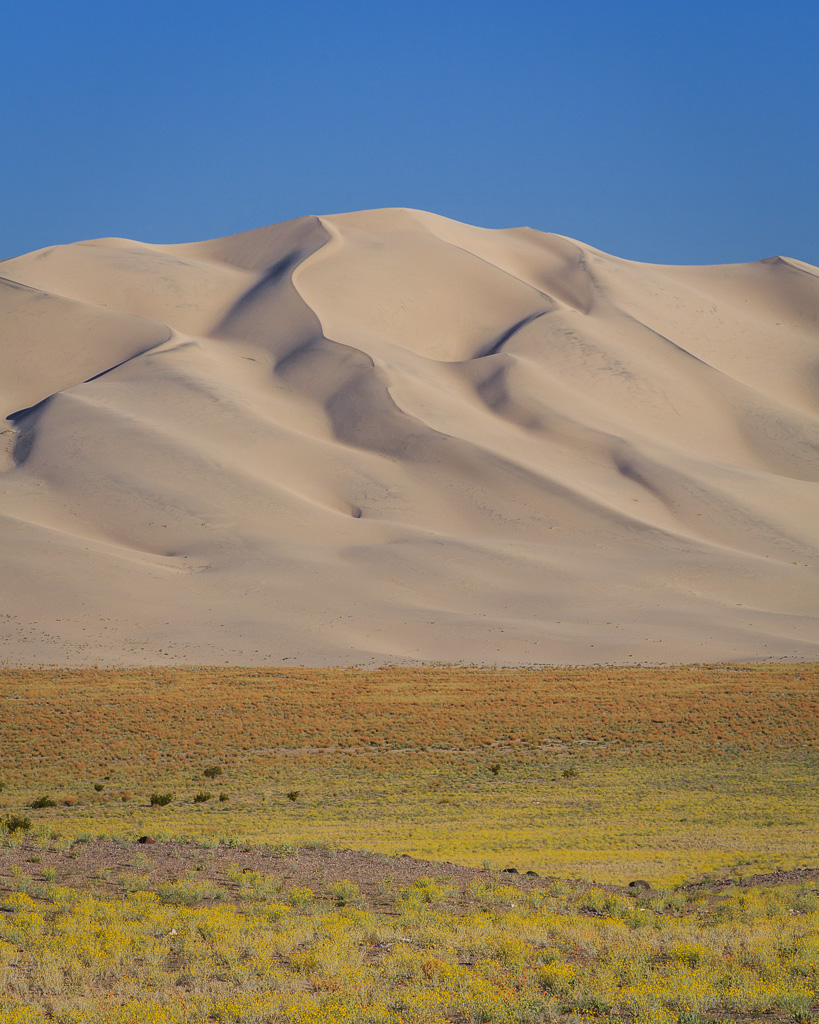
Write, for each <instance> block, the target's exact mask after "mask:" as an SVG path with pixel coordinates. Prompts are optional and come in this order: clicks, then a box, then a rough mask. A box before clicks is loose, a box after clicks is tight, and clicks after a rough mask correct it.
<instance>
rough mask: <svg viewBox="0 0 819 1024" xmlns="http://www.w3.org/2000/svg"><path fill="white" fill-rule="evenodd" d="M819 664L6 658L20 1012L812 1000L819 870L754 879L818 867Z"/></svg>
mask: <svg viewBox="0 0 819 1024" xmlns="http://www.w3.org/2000/svg"><path fill="white" fill-rule="evenodd" d="M818 683H819V666H816V665H791V666H773V665H764V666H691V667H674V668H667V669H663V668H659V669H658V668H651V669H649V668H629V669H610V668H601V669H549V668H536V669H527V670H496V669H482V668H451V667H432V668H425V669H407V668H391V669H385V670H380V671H363V670H355V669H343V670H339V669H327V670H321V669H317V670H306V669H298V668H294V669H278V670H264V671H263V670H235V669H212V668H202V669H187V670H185V669H181V670H170V669H158V670H153V671H150V672H146V671H143V670H134V671H76V672H67V671H61V670H53V671H23V670H16V671H6V672H3V673H2V674H0V781H1V782H2V783H3V788H2V791H0V820H2V821H5V822H9V823H13V820H14V819H15V818H16V819H18V820H19V819H24V818H28V819H29V820H30V822H31V827H30V830H29V831H28V833H26V832H24V831H23V830H22V828H18V829H16V830H15V831H13V832H11V831H9V829H8V828H5V827H0V1024H44V1022H45V1021H56V1022H60V1024H81V1022H88V1024H91V1022H94V1024H114V1022H116V1024H125V1022H133V1024H136V1022H140V1024H141V1022H147V1024H150V1022H154V1024H193V1022H198V1021H213V1022H223V1024H228V1022H235V1024H252V1022H255V1024H279V1022H281V1024H358V1022H361V1024H405V1022H406V1024H410V1022H412V1024H415V1022H418V1024H445V1022H451V1024H489V1022H499V1024H500V1022H502V1024H537V1022H549V1021H553V1022H565V1024H569V1022H580V1021H590V1020H595V1021H601V1022H605V1021H610V1022H615V1021H616V1022H624V1024H653V1022H657V1024H672V1022H673V1024H705V1022H707V1021H711V1022H714V1021H718V1020H719V1021H742V1022H750V1021H767V1022H771V1024H773V1022H785V1021H793V1022H805V1021H811V1020H813V1019H814V1016H813V1015H814V1014H815V1012H816V1009H817V993H819V900H817V896H816V892H815V891H814V889H813V888H812V886H813V885H815V884H816V883H815V882H814V881H810V879H811V877H812V876H811V875H809V874H805V875H803V876H800V877H801V879H802V880H801V882H800V883H799V884H793V885H786V886H779V887H777V888H775V889H770V888H765V887H762V888H760V887H752V888H749V887H747V886H741V887H739V886H738V885H737V884H734V886H733V887H732V886H730V885H729V887H728V888H727V889H726V888H724V885H725V880H731V879H733V881H734V883H738V881H739V879H740V877H741V876H743V875H745V876H747V875H750V874H752V873H753V872H755V871H760V870H765V869H772V868H789V867H792V866H794V865H797V864H801V865H807V866H812V867H819V835H818V834H817V832H818V831H819V830H818V829H817V824H818V823H819V814H817V798H816V791H815V778H816V770H817V766H818V764H817V762H818V761H819V715H817V710H819V686H818V685H817V684H818ZM217 769H221V773H220V772H219V771H218V770H217ZM169 794H170V795H172V799H171V800H170V802H166V803H164V805H163V804H162V803H160V802H157V801H155V802H154V806H151V796H152V795H155V796H156V797H165V796H166V795H169ZM207 794H210V796H209V797H208V798H207V799H205V797H206V795H207ZM34 804H36V805H38V806H32V805H34ZM142 833H148V834H151V835H153V836H155V837H159V838H162V837H166V838H167V839H179V838H181V837H184V836H188V837H196V838H198V839H199V840H200V843H199V845H192V844H179V843H169V844H162V843H160V844H157V846H151V847H148V848H146V849H145V850H140V848H138V847H136V846H135V845H134V840H135V839H136V837H137V836H138V835H140V834H142ZM100 835H108V836H109V837H119V841H108V842H107V843H106V842H102V843H101V842H80V843H79V844H78V843H77V842H76V840H77V839H78V838H80V837H83V836H84V837H86V838H88V837H92V836H100ZM220 839H221V842H219V840H220ZM251 843H266V844H268V847H267V849H266V851H259V850H255V849H251V848H250V845H249V844H251ZM307 843H309V844H310V845H311V846H312V850H311V852H309V853H305V852H304V851H302V852H301V853H296V847H298V846H304V845H305V844H307ZM339 846H344V847H355V848H364V849H368V850H370V851H374V852H372V853H371V854H369V855H367V856H362V855H353V854H348V853H341V852H339V853H334V850H333V848H334V847H339ZM378 851H380V852H378ZM400 853H412V854H415V855H416V856H422V857H423V856H426V857H429V858H431V859H435V860H438V861H452V862H458V863H459V864H461V865H475V866H476V868H475V869H472V870H470V869H469V868H468V867H455V866H454V865H453V864H450V865H441V864H439V865H437V866H436V865H429V864H425V865H419V864H416V863H415V862H413V861H410V860H409V859H407V858H398V859H396V860H388V859H387V858H386V857H385V856H384V855H385V854H400ZM484 862H488V863H491V864H493V865H494V866H495V867H503V866H506V865H508V864H515V865H516V866H517V867H518V868H519V869H521V870H526V869H527V868H529V869H535V870H536V871H538V872H539V873H540V874H541V875H543V876H546V875H549V876H560V875H562V876H581V877H586V878H589V879H596V880H598V881H599V882H619V883H623V882H626V881H627V880H629V879H631V878H634V877H643V878H648V879H650V880H651V881H652V882H653V883H654V886H655V889H654V891H651V892H648V893H645V894H642V895H639V894H638V895H637V896H635V895H634V894H630V895H629V894H627V893H626V891H625V890H624V889H622V888H620V889H618V888H617V887H616V886H611V885H609V886H606V885H597V886H595V887H590V886H589V885H588V884H586V885H575V884H571V883H566V882H564V881H556V880H554V879H552V880H547V879H545V878H538V879H533V878H528V879H527V878H519V879H514V880H510V879H508V876H501V875H500V874H498V873H493V872H489V871H487V870H481V869H479V868H477V866H478V865H481V864H482V863H484ZM420 872H424V873H423V874H422V873H420ZM708 873H710V875H711V878H712V879H714V880H716V879H721V880H723V881H722V882H720V883H719V884H718V883H717V881H710V882H709V881H706V882H705V883H704V884H703V885H701V886H700V887H698V888H697V887H695V888H691V887H687V888H683V887H675V886H676V885H677V883H681V882H682V881H683V879H691V878H692V877H695V876H696V877H699V878H703V877H705V878H707V877H708ZM790 881H793V879H790ZM663 886H664V887H665V888H661V887H663ZM720 886H722V887H720Z"/></svg>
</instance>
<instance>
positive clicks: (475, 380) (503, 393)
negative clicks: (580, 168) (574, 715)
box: [0, 210, 819, 664]
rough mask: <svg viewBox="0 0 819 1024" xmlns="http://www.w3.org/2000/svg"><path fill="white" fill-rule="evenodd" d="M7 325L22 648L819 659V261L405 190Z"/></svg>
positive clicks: (49, 275) (467, 657)
mask: <svg viewBox="0 0 819 1024" xmlns="http://www.w3.org/2000/svg"><path fill="white" fill-rule="evenodd" d="M0 316H1V317H2V320H1V321H0V323H2V338H1V339H0V396H2V415H3V416H5V417H7V420H8V422H7V423H6V424H5V426H6V428H7V429H6V432H5V434H4V435H3V440H4V441H5V442H6V444H5V449H4V459H5V461H4V464H3V472H2V475H0V533H1V535H2V548H1V549H0V613H1V614H2V616H3V617H2V619H0V622H2V635H3V649H2V650H3V656H4V657H5V660H6V661H7V662H10V663H17V664H20V663H28V664H38V663H49V662H56V663H67V664H82V663H93V662H98V663H100V664H104V663H132V664H135V663H142V662H161V661H164V660H175V661H184V662H192V663H214V662H216V663H220V662H231V663H245V664H263V663H281V662H283V661H285V660H287V661H291V660H295V661H298V662H304V663H307V664H310V663H314V664H315V663H327V662H339V663H342V662H361V663H369V662H371V661H377V662H383V661H388V660H391V659H425V660H447V661H450V660H452V661H467V662H501V663H513V662H524V661H525V662H572V663H584V662H607V661H617V662H629V661H635V662H636V661H706V660H717V659H720V660H721V659H754V658H767V657H775V658H780V657H796V658H819V550H818V549H819V271H817V270H816V268H813V267H810V266H808V265H806V264H803V263H799V262H798V261H796V260H791V259H783V258H779V257H776V258H773V259H768V260H762V261H760V262H758V263H750V264H746V265H740V266H714V267H671V266H653V265H649V264H641V263H632V262H628V261H626V260H621V259H617V258H615V257H612V256H608V255H606V254H605V253H602V252H599V251H598V250H596V249H592V248H590V247H589V246H586V245H582V244H580V243H578V242H574V241H572V240H570V239H568V238H563V237H561V236H558V235H550V234H543V233H541V232H538V231H532V230H529V229H519V230H511V231H488V230H484V229H480V228H473V227H469V226H467V225H464V224H459V223H456V222H454V221H450V220H446V219H444V218H442V217H437V216H434V215H432V214H428V213H421V212H416V211H410V210H378V211H371V212H365V213H355V214H346V215H343V216H333V217H322V218H318V217H306V218H303V219H301V220H296V221H291V222H288V223H285V224H279V225H275V226H273V227H268V228H262V229H260V230H258V231H251V232H248V233H246V234H242V235H236V236H233V237H231V238H223V239H217V240H214V241H209V242H201V243H196V244H190V245H145V244H142V243H139V242H131V241H127V240H123V239H101V240H98V241H92V242H81V243H76V244H74V245H66V246H59V247H56V248H53V249H44V250H42V251H40V252H35V253H31V254H29V255H26V256H21V257H19V258H17V259H11V260H7V261H5V262H4V263H3V264H2V265H1V266H0ZM0 418H2V417H0Z"/></svg>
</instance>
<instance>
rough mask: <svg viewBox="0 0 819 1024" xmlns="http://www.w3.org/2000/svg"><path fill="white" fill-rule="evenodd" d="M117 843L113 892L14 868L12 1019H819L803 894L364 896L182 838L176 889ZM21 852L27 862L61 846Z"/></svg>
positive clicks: (495, 886)
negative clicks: (217, 864)
mask: <svg viewBox="0 0 819 1024" xmlns="http://www.w3.org/2000/svg"><path fill="white" fill-rule="evenodd" d="M90 845H91V846H93V845H94V844H90ZM115 845H116V844H108V847H109V848H108V849H106V851H105V853H106V854H107V859H106V858H103V860H104V861H105V862H106V863H108V864H109V865H110V867H106V868H103V869H101V870H100V871H99V873H98V875H97V876H96V882H97V885H96V888H97V891H94V884H93V880H92V881H91V883H90V884H89V880H88V879H86V880H85V883H84V884H83V885H82V886H80V887H77V886H66V885H62V884H59V880H58V879H55V875H56V874H57V872H56V871H55V870H54V869H53V868H48V867H39V866H30V867H29V870H30V871H31V872H32V874H27V873H26V872H22V871H19V870H16V871H13V872H12V876H11V884H10V887H9V888H10V890H11V891H8V889H7V891H5V892H4V893H3V894H0V1022H2V1024H46V1022H47V1021H60V1022H64V1024H81V1022H97V1024H106V1022H118V1024H125V1022H128V1024H143V1022H145V1024H193V1022H199V1021H215V1022H222V1024H229V1022H233V1024H250V1022H253V1024H262V1022H268V1024H278V1022H281V1024H467V1022H470V1024H481V1022H483V1024H488V1022H498V1024H538V1022H555V1024H556V1022H564V1024H570V1022H575V1024H577V1022H580V1021H590V1020H594V1021H600V1022H615V1021H617V1022H630V1024H631V1022H633V1024H654V1022H658V1024H672V1022H673V1024H706V1022H716V1021H721V1022H725V1024H728V1022H738V1021H743V1022H750V1021H759V1022H761V1021H767V1022H768V1024H773V1022H786V1021H795V1022H807V1021H812V1020H814V1017H813V1016H812V1007H814V1006H815V1005H816V1004H815V1000H816V996H817V986H819V898H818V897H817V894H816V892H815V890H813V889H811V888H810V887H809V886H808V885H805V884H802V885H789V886H780V887H777V888H775V889H774V888H764V887H749V888H744V887H737V888H734V889H730V890H727V891H721V892H715V891H713V890H709V889H707V888H706V889H701V890H699V891H694V892H692V891H685V890H678V891H676V892H664V893H659V892H642V893H639V894H634V893H632V894H631V895H625V893H622V892H621V893H616V892H613V891H612V890H611V889H608V890H607V889H606V888H604V887H603V888H601V887H585V886H579V885H574V886H572V885H568V884H566V883H564V882H560V881H554V880H551V881H546V880H537V881H532V880H529V879H522V880H520V881H519V882H517V884H511V881H512V880H510V882H509V883H507V882H506V881H505V879H504V878H503V876H501V875H500V874H498V873H490V872H482V873H481V872H475V873H474V876H473V877H472V878H470V879H467V880H465V879H464V878H463V877H458V873H457V872H454V873H452V874H446V873H444V874H443V875H441V874H439V875H438V877H431V876H429V875H420V876H418V877H416V878H415V879H414V880H413V881H411V882H409V883H407V880H406V878H405V879H402V880H398V879H396V878H393V876H392V875H391V874H390V873H389V871H387V872H382V873H381V875H380V879H379V881H378V883H377V884H376V885H375V886H373V885H370V886H369V890H368V892H366V893H365V892H362V890H361V889H360V888H359V886H358V885H356V884H355V883H353V882H350V881H345V880H339V881H336V882H329V883H328V882H327V881H326V880H324V879H323V878H322V876H323V872H322V871H316V870H315V866H314V867H313V870H314V871H315V873H316V878H317V882H318V884H317V886H316V890H315V891H314V889H312V888H310V887H309V886H305V885H303V884H294V883H293V881H292V880H291V879H290V877H289V875H288V872H287V867H288V866H289V865H288V862H287V859H285V860H284V861H283V863H282V867H281V868H280V869H278V870H274V871H273V872H269V873H266V872H261V871H255V870H252V869H248V868H244V869H243V868H241V866H240V864H238V863H236V864H230V863H229V862H228V864H227V866H226V867H225V866H224V857H222V858H221V860H222V862H223V865H222V870H221V871H214V864H213V863H212V862H211V860H210V858H211V857H212V856H214V852H213V850H208V849H207V848H202V847H191V846H188V847H184V848H182V847H178V846H177V847H173V845H172V844H167V845H163V849H162V855H163V856H164V857H166V858H167V857H168V856H170V857H172V858H173V857H176V858H178V859H180V860H181V861H183V862H184V864H185V866H186V870H184V871H181V872H180V873H179V874H177V875H174V876H171V877H170V878H167V879H166V880H165V881H160V880H159V879H158V878H157V877H156V872H155V870H154V869H155V867H156V865H155V864H153V863H152V854H153V853H154V852H155V849H156V848H148V849H149V850H150V851H151V853H149V854H146V853H142V852H136V850H137V849H138V848H136V847H134V846H133V845H132V844H131V845H130V846H129V845H126V844H122V846H121V848H120V849H119V850H114V851H112V850H111V849H110V847H113V846H115ZM7 850H8V848H7ZM23 852H24V853H25V854H26V861H25V863H26V865H27V866H29V865H40V864H42V863H43V862H45V861H46V860H48V859H49V853H51V852H53V850H52V849H51V848H49V847H46V846H45V845H38V844H32V843H30V842H28V843H27V844H26V847H25V849H24V851H23ZM220 852H221V853H222V854H224V853H225V852H226V851H224V850H220ZM248 852H249V851H247V850H243V851H241V853H245V854H246V853H248ZM228 855H230V854H228ZM240 855H241V854H240V853H237V854H236V856H237V859H238V858H239V857H240ZM323 855H324V856H325V857H327V858H328V859H329V860H330V861H332V858H333V856H334V855H333V853H332V851H324V854H323ZM68 856H69V857H71V856H74V857H79V856H80V854H78V853H77V846H76V844H75V845H74V846H72V847H69V848H68ZM97 857H98V862H99V853H97ZM382 860H383V861H387V860H388V858H382ZM116 865H118V868H119V874H117V873H116V872H115V871H112V868H114V867H115V866H116ZM181 866H182V865H181V864H180V867H181ZM402 867H404V868H405V871H404V874H406V865H405V863H404V864H402ZM123 869H124V870H123ZM60 870H61V871H63V872H64V871H65V870H66V868H65V865H64V864H63V866H62V867H61V869H60ZM460 874H461V876H462V875H463V872H461V873H460ZM35 875H37V876H41V880H38V879H36V878H35V877H34V876H35ZM42 876H44V877H42ZM298 881H301V880H300V879H299V880H298ZM515 881H517V880H515ZM527 883H528V884H527ZM814 884H815V883H814ZM101 889H102V890H104V891H102V892H101V891H99V890H101Z"/></svg>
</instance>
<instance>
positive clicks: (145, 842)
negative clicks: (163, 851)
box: [137, 836, 156, 846]
mask: <svg viewBox="0 0 819 1024" xmlns="http://www.w3.org/2000/svg"><path fill="white" fill-rule="evenodd" d="M137 842H138V843H142V845H143V846H153V845H154V843H155V842H156V840H155V839H151V837H150V836H140V837H139V839H137Z"/></svg>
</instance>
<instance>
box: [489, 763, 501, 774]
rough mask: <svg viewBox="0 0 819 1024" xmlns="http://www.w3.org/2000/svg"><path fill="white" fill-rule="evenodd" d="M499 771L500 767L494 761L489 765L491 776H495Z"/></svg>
mask: <svg viewBox="0 0 819 1024" xmlns="http://www.w3.org/2000/svg"><path fill="white" fill-rule="evenodd" d="M500 769H501V766H500V765H499V764H498V762H497V761H495V763H494V764H490V765H489V771H490V772H492V774H493V775H497V774H498V773H499V772H500Z"/></svg>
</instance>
